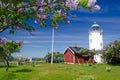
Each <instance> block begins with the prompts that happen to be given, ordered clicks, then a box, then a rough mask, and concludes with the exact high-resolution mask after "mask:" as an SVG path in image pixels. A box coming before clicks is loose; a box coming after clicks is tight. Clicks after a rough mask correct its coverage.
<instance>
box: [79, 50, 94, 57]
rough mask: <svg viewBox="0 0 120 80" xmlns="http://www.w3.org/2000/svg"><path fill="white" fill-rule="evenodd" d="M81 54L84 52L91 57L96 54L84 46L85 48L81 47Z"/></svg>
mask: <svg viewBox="0 0 120 80" xmlns="http://www.w3.org/2000/svg"><path fill="white" fill-rule="evenodd" d="M78 54H79V55H84V54H87V55H89V56H91V57H93V56H94V55H95V52H94V51H92V50H89V49H87V48H83V49H80V50H79V52H78Z"/></svg>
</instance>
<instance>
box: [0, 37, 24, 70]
mask: <svg viewBox="0 0 120 80" xmlns="http://www.w3.org/2000/svg"><path fill="white" fill-rule="evenodd" d="M22 44H23V42H21V41H20V42H15V41H8V40H7V39H6V38H0V58H2V59H3V61H5V63H6V71H8V67H9V58H10V56H11V54H12V53H14V52H18V51H19V50H20V49H21V46H22Z"/></svg>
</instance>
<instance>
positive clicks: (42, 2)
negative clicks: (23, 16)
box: [36, 0, 45, 6]
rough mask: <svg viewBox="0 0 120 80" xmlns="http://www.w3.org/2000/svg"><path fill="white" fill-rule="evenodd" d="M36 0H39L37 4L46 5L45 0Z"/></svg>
mask: <svg viewBox="0 0 120 80" xmlns="http://www.w3.org/2000/svg"><path fill="white" fill-rule="evenodd" d="M36 2H37V6H43V5H45V2H44V0H36Z"/></svg>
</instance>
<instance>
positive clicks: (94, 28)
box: [90, 22, 101, 31]
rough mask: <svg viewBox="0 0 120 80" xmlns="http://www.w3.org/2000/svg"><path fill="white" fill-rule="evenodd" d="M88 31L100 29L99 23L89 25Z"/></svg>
mask: <svg viewBox="0 0 120 80" xmlns="http://www.w3.org/2000/svg"><path fill="white" fill-rule="evenodd" d="M90 31H101V29H100V25H98V24H97V23H96V22H94V24H93V25H92V26H91V28H90Z"/></svg>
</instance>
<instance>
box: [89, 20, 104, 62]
mask: <svg viewBox="0 0 120 80" xmlns="http://www.w3.org/2000/svg"><path fill="white" fill-rule="evenodd" d="M89 49H90V50H95V51H96V52H97V53H96V55H95V56H94V60H95V61H96V62H97V63H102V58H101V56H102V54H101V52H100V51H101V50H102V49H103V31H102V29H101V28H100V25H98V24H97V23H96V22H94V24H93V25H92V26H91V28H90V29H89Z"/></svg>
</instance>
